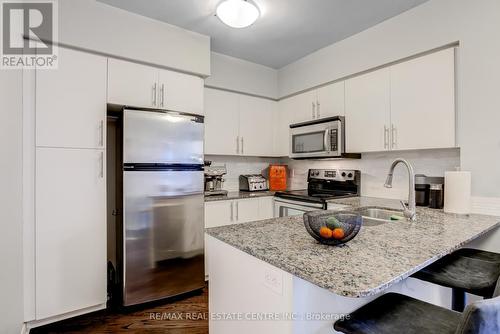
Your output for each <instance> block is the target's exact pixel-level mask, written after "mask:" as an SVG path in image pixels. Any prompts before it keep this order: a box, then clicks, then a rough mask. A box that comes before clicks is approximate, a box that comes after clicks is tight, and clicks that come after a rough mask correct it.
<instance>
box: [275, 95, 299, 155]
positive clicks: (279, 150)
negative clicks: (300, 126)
mask: <svg viewBox="0 0 500 334" xmlns="http://www.w3.org/2000/svg"><path fill="white" fill-rule="evenodd" d="M293 104H294V99H293V98H288V99H284V100H280V101H279V102H278V110H277V112H276V114H277V115H276V122H275V129H274V145H275V155H277V156H281V157H288V155H289V154H290V149H289V147H290V124H292V123H293V122H294V115H293V111H294V106H293Z"/></svg>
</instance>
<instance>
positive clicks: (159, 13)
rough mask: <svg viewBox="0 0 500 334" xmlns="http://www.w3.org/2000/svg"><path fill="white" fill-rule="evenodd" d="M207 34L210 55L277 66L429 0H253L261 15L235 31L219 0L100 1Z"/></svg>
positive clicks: (288, 62)
mask: <svg viewBox="0 0 500 334" xmlns="http://www.w3.org/2000/svg"><path fill="white" fill-rule="evenodd" d="M99 1H101V2H103V3H107V4H109V5H112V6H115V7H119V8H122V9H125V10H128V11H131V12H134V13H137V14H140V15H144V16H147V17H150V18H153V19H156V20H160V21H164V22H167V23H170V24H173V25H176V26H179V27H183V28H185V29H188V30H192V31H196V32H199V33H201V34H204V35H208V36H211V38H212V39H211V45H212V46H211V47H212V51H215V52H219V53H223V54H226V55H229V56H233V57H237V58H241V59H246V60H249V61H251V62H254V63H258V64H262V65H266V66H269V67H273V68H281V67H283V66H285V65H287V64H290V63H292V62H294V61H295V60H297V59H299V58H302V57H304V56H305V55H308V54H310V53H312V52H314V51H316V50H318V49H320V48H322V47H325V46H327V45H330V44H332V43H335V42H338V41H340V40H342V39H344V38H346V37H349V36H351V35H354V34H356V33H358V32H360V31H363V30H365V29H367V28H369V27H371V26H374V25H376V24H377V23H380V22H382V21H384V20H386V19H388V18H391V17H393V16H396V15H398V14H400V13H402V12H404V11H406V10H408V9H411V8H413V7H416V6H418V5H420V4H422V3H424V2H426V1H428V0H253V1H254V3H256V4H257V5H258V6H259V8H260V11H261V17H260V18H259V19H258V20H257V22H256V23H254V24H253V25H252V26H250V27H248V28H243V29H233V28H230V27H228V26H226V25H224V24H223V23H222V22H221V21H220V20H219V19H218V18H217V17H215V16H214V14H215V7H216V6H217V4H218V3H219V2H221V1H222V0H148V1H144V0H99Z"/></svg>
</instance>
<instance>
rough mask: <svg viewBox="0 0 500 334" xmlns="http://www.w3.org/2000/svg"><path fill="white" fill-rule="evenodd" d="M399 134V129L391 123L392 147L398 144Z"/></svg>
mask: <svg viewBox="0 0 500 334" xmlns="http://www.w3.org/2000/svg"><path fill="white" fill-rule="evenodd" d="M397 135H398V129H397V128H396V127H395V126H394V124H391V137H392V138H391V139H392V140H391V146H392V148H395V147H397V146H398V141H397Z"/></svg>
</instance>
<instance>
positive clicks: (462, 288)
mask: <svg viewBox="0 0 500 334" xmlns="http://www.w3.org/2000/svg"><path fill="white" fill-rule="evenodd" d="M499 276H500V254H498V253H492V252H487V251H481V250H477V249H470V248H462V249H459V250H457V251H455V252H453V253H452V254H450V255H448V256H445V257H443V258H442V259H440V260H438V261H436V262H434V263H433V264H431V265H429V266H427V267H425V268H424V269H422V270H420V271H419V272H417V273H415V274H413V276H412V277H414V278H418V279H420V280H423V281H426V282H431V283H435V284H439V285H442V286H445V287H448V288H452V309H453V310H455V311H458V312H462V311H463V310H464V307H465V293H466V292H468V293H471V294H474V295H477V296H481V297H484V298H491V297H492V296H493V291H494V290H495V284H496V282H497V279H498V277H499Z"/></svg>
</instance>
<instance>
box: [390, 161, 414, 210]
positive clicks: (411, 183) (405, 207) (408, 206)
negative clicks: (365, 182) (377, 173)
mask: <svg viewBox="0 0 500 334" xmlns="http://www.w3.org/2000/svg"><path fill="white" fill-rule="evenodd" d="M399 163H402V164H403V165H405V166H406V168H407V169H408V178H409V182H408V187H409V189H408V204H405V203H404V201H401V205H402V206H403V214H404V216H405V217H406V218H408V219H409V220H415V218H416V211H417V209H416V204H415V171H414V170H413V166H412V164H411V163H410V162H409V161H408V160H406V159H402V158H397V159H395V160H394V161H393V162H392V164H391V167H390V168H389V173H388V174H387V179H386V181H385V184H384V187H386V188H392V176H393V174H394V168H396V166H397V165H398V164H399Z"/></svg>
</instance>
